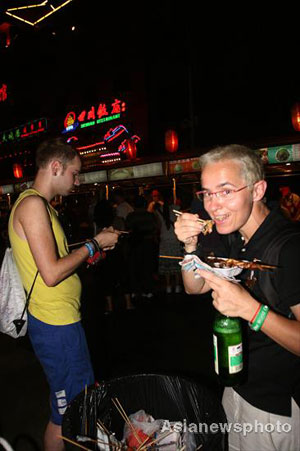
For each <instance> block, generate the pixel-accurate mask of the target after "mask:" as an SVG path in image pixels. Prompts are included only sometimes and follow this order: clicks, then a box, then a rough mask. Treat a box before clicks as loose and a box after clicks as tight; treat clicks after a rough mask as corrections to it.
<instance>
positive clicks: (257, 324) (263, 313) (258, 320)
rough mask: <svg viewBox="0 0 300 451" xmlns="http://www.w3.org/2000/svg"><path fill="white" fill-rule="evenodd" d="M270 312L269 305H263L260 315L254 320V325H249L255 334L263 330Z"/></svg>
mask: <svg viewBox="0 0 300 451" xmlns="http://www.w3.org/2000/svg"><path fill="white" fill-rule="evenodd" d="M269 310H270V309H269V307H268V306H267V305H262V306H261V307H260V309H259V312H258V314H257V315H256V317H255V318H254V322H253V324H251V323H249V327H250V329H252V330H254V331H255V332H258V331H259V330H260V329H261V327H262V325H263V323H264V321H265V319H266V317H267V315H268V313H269Z"/></svg>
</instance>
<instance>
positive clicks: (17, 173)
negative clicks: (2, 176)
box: [13, 163, 23, 179]
mask: <svg viewBox="0 0 300 451" xmlns="http://www.w3.org/2000/svg"><path fill="white" fill-rule="evenodd" d="M13 172H14V177H15V178H16V179H21V178H22V177H23V168H22V166H21V165H20V164H17V163H16V164H14V165H13Z"/></svg>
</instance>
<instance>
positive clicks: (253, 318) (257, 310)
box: [250, 304, 261, 324]
mask: <svg viewBox="0 0 300 451" xmlns="http://www.w3.org/2000/svg"><path fill="white" fill-rule="evenodd" d="M260 307H261V304H259V305H258V307H257V309H256V311H255V313H254V315H253V317H252V319H250V323H251V324H252V323H253V322H254V320H255V318H256V315H257V314H258V312H259V310H260Z"/></svg>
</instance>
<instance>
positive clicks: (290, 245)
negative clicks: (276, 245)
mask: <svg viewBox="0 0 300 451" xmlns="http://www.w3.org/2000/svg"><path fill="white" fill-rule="evenodd" d="M279 267H280V270H279V274H278V282H277V287H278V292H279V298H280V301H281V304H282V305H285V306H289V307H290V306H293V305H297V304H300V283H299V275H300V273H299V268H300V235H298V236H294V237H292V238H291V239H290V240H289V241H288V242H287V243H286V244H285V245H284V246H283V248H282V249H281V252H280V257H279Z"/></svg>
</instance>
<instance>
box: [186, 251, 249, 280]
mask: <svg viewBox="0 0 300 451" xmlns="http://www.w3.org/2000/svg"><path fill="white" fill-rule="evenodd" d="M179 264H180V265H181V267H182V269H183V270H184V271H194V272H195V271H196V270H197V269H204V270H205V271H209V272H212V273H214V274H215V275H216V276H218V277H220V278H221V279H226V280H230V281H231V282H238V280H237V279H235V277H234V276H237V275H238V274H240V273H241V272H242V271H243V269H242V268H239V267H232V268H218V267H213V266H210V265H208V264H207V263H205V262H203V261H202V260H200V258H199V257H198V256H197V255H194V254H187V255H185V257H184V259H183V260H182V261H181V262H180V263H179ZM198 278H200V276H199V275H198V274H196V273H195V279H198Z"/></svg>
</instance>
